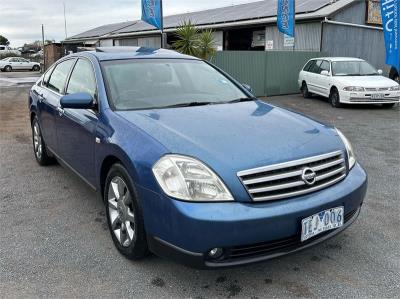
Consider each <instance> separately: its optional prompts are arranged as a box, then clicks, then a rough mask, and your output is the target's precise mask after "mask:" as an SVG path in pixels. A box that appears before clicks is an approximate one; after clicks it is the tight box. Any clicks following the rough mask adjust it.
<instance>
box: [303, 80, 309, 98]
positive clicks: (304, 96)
mask: <svg viewBox="0 0 400 299" xmlns="http://www.w3.org/2000/svg"><path fill="white" fill-rule="evenodd" d="M301 91H302V94H303V98H305V99H307V98H309V97H310V92H309V91H308V86H307V83H306V82H303V84H302V86H301Z"/></svg>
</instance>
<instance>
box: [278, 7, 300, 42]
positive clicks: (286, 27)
mask: <svg viewBox="0 0 400 299" xmlns="http://www.w3.org/2000/svg"><path fill="white" fill-rule="evenodd" d="M295 15H296V12H295V0H278V13H277V24H278V29H279V31H280V32H282V33H284V34H286V35H289V36H291V37H294V25H295Z"/></svg>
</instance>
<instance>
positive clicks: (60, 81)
mask: <svg viewBox="0 0 400 299" xmlns="http://www.w3.org/2000/svg"><path fill="white" fill-rule="evenodd" d="M74 62H75V60H74V59H69V60H66V61H63V62H61V63H59V64H57V66H56V67H55V69H54V71H53V73H52V74H51V77H50V80H49V83H48V84H47V87H48V88H50V89H51V90H54V91H55V92H58V93H62V92H63V90H64V86H65V82H66V81H67V77H68V74H69V71H70V70H71V67H72V65H73V64H74Z"/></svg>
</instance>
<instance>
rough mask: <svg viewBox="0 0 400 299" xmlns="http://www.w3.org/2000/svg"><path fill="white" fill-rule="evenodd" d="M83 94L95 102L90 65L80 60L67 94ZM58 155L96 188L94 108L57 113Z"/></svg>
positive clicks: (93, 82)
mask: <svg viewBox="0 0 400 299" xmlns="http://www.w3.org/2000/svg"><path fill="white" fill-rule="evenodd" d="M78 92H85V93H88V94H90V95H91V96H92V97H93V99H94V100H95V101H96V99H97V84H96V79H95V74H94V70H93V66H92V63H91V62H90V60H88V59H86V58H79V59H78V61H77V63H76V64H75V66H74V69H73V71H72V73H71V76H70V78H69V82H68V85H67V87H66V94H73V93H78ZM56 119H57V121H56V125H57V140H58V146H59V155H60V157H61V159H63V160H64V162H66V163H67V164H68V165H69V166H70V167H72V168H73V169H74V170H75V171H76V172H78V174H79V175H80V176H81V177H83V178H84V179H85V180H86V181H87V182H88V183H89V184H91V185H92V186H93V185H95V171H94V168H95V167H94V147H95V140H96V129H97V122H98V114H97V111H96V110H94V109H64V110H62V112H61V113H58V114H57V118H56Z"/></svg>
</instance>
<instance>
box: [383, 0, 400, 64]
mask: <svg viewBox="0 0 400 299" xmlns="http://www.w3.org/2000/svg"><path fill="white" fill-rule="evenodd" d="M381 13H382V26H383V34H384V36H385V45H386V64H388V65H391V66H394V67H395V68H396V69H397V71H398V72H399V71H400V51H399V43H400V41H399V38H400V36H399V29H400V28H399V27H400V17H399V13H400V0H381Z"/></svg>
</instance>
